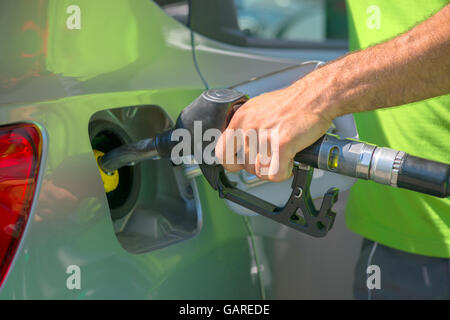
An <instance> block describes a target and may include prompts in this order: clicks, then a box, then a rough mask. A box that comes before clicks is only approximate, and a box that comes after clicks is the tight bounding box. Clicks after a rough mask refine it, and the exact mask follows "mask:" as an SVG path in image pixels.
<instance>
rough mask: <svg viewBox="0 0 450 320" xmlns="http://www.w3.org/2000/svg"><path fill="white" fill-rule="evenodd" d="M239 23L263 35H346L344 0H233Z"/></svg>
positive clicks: (320, 38)
mask: <svg viewBox="0 0 450 320" xmlns="http://www.w3.org/2000/svg"><path fill="white" fill-rule="evenodd" d="M234 3H235V6H236V10H237V19H238V25H239V28H240V30H241V31H243V32H244V33H245V34H247V35H248V36H252V37H257V38H262V39H285V40H294V41H302V40H303V41H305V40H306V41H319V42H323V41H327V40H329V39H344V40H345V39H347V21H346V8H345V0H234Z"/></svg>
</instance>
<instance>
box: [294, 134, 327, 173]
mask: <svg viewBox="0 0 450 320" xmlns="http://www.w3.org/2000/svg"><path fill="white" fill-rule="evenodd" d="M325 136H326V135H323V136H322V137H320V138H319V140H317V141H316V142H314V143H313V144H312V145H310V146H309V147H308V148H305V149H303V150H302V151H300V152H298V153H297V154H296V155H295V157H294V161H296V162H300V163H303V164H307V165H310V166H311V167H313V168H318V167H319V163H318V162H319V151H320V146H321V145H322V142H323V139H324V138H325Z"/></svg>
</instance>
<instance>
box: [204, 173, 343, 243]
mask: <svg viewBox="0 0 450 320" xmlns="http://www.w3.org/2000/svg"><path fill="white" fill-rule="evenodd" d="M200 169H201V170H202V173H203V175H204V176H205V178H206V179H207V180H208V182H209V184H210V185H211V186H212V187H213V188H214V189H215V190H217V191H218V192H219V196H220V197H221V198H225V199H228V200H230V201H232V202H235V203H237V204H239V205H241V206H243V207H245V208H247V209H250V210H252V211H254V212H256V213H259V214H260V215H263V216H265V217H267V218H269V219H272V220H274V221H276V222H278V223H281V224H284V225H286V226H288V227H290V228H294V229H296V230H298V231H301V232H303V233H306V234H309V235H311V236H314V237H324V236H325V235H326V234H327V233H328V231H329V230H330V229H331V227H332V226H333V223H334V218H335V216H336V213H335V212H333V211H332V210H331V209H332V207H333V204H334V203H335V202H336V201H337V199H338V192H339V191H338V189H337V188H330V189H329V190H328V191H327V193H326V194H325V195H324V197H323V201H322V205H321V207H320V209H319V210H317V209H316V208H315V206H314V203H313V201H312V198H311V194H310V192H309V188H310V185H311V180H312V175H313V170H314V169H313V168H312V167H310V166H302V165H300V166H294V169H293V174H294V179H293V181H292V192H291V196H290V197H289V200H288V201H287V203H286V205H285V206H284V207H278V206H275V205H274V204H272V203H269V202H267V201H266V200H263V199H260V198H258V197H255V196H254V195H252V194H250V193H247V192H244V191H242V190H239V189H237V188H236V187H235V186H234V183H233V182H231V181H229V180H228V178H227V176H226V175H225V171H224V168H223V167H222V166H221V165H204V164H201V165H200Z"/></svg>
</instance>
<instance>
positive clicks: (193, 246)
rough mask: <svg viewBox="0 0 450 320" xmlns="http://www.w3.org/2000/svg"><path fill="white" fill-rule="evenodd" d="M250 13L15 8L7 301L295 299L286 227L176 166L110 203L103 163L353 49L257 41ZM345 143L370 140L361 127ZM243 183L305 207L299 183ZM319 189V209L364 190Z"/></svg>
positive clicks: (8, 6) (327, 179)
mask: <svg viewBox="0 0 450 320" xmlns="http://www.w3.org/2000/svg"><path fill="white" fill-rule="evenodd" d="M243 2H244V1H239V6H241V5H242V3H243ZM236 8H237V7H236V5H235V3H234V2H233V1H228V0H227V1H223V0H220V1H219V0H208V1H197V0H193V1H190V2H188V1H161V0H160V1H156V3H155V2H153V1H150V0H113V1H111V0H70V1H68V0H36V1H31V0H9V1H2V2H1V3H0V17H1V18H0V26H1V27H0V41H1V43H2V45H1V46H0V286H1V287H0V298H1V299H263V298H273V297H279V295H277V294H275V292H277V290H280V289H279V288H277V283H279V281H278V280H279V279H280V278H281V277H282V276H281V275H280V274H281V273H283V271H282V270H280V269H279V268H278V267H277V262H276V261H277V257H278V258H279V255H280V252H281V251H280V250H281V249H282V245H280V244H282V243H288V241H292V237H291V238H290V237H287V236H286V234H288V231H287V230H286V227H284V226H281V225H278V224H276V223H275V222H273V221H270V220H268V219H265V218H263V217H260V216H255V215H254V214H253V213H252V212H249V211H247V210H246V209H244V208H242V207H239V206H237V205H235V204H233V203H229V202H227V201H225V200H222V199H220V198H219V197H218V195H217V194H216V192H215V191H214V190H213V189H212V188H211V187H210V186H209V185H208V183H207V182H206V180H205V179H204V178H203V177H202V176H201V175H200V174H199V170H198V167H196V166H184V167H183V166H178V167H175V166H173V165H172V164H171V163H170V161H169V160H165V159H161V160H157V161H148V162H143V163H141V164H138V165H136V166H130V167H124V168H122V169H120V171H119V173H120V181H119V186H118V188H117V189H116V190H114V191H112V192H108V193H106V192H105V189H104V186H103V183H102V179H101V176H100V173H99V170H98V166H97V162H96V157H95V155H94V151H93V150H98V151H100V152H107V151H109V150H111V149H113V148H114V147H117V146H120V145H122V144H124V143H129V142H133V141H137V140H140V139H143V138H146V137H151V136H153V135H155V134H156V133H159V132H162V131H163V130H165V129H167V128H169V127H171V126H172V125H173V121H174V119H176V118H177V116H178V114H179V113H180V111H181V110H182V109H183V108H184V107H185V106H187V105H188V104H189V103H190V102H191V101H192V100H194V99H195V98H196V97H197V96H198V95H199V94H200V93H201V92H202V91H204V90H205V89H206V88H227V87H234V88H236V89H238V90H240V91H242V92H244V93H246V94H248V95H250V96H255V95H258V94H260V93H262V92H266V91H270V90H274V89H278V88H281V87H284V86H286V85H288V84H289V83H291V82H292V81H294V80H296V79H298V78H300V77H301V76H303V75H305V74H307V73H308V72H311V71H312V70H314V69H315V68H316V67H317V66H318V65H319V64H320V62H319V61H318V60H321V61H326V60H331V59H333V58H336V57H338V56H340V55H342V54H344V53H345V51H346V46H345V41H343V40H342V41H341V40H339V39H332V40H330V41H325V42H315V41H314V40H311V39H309V38H308V39H307V40H305V41H300V40H292V39H289V40H284V39H262V38H257V37H255V36H252V35H249V34H248V32H245V30H240V29H239V21H241V22H242V21H244V20H239V19H240V16H239V12H238V11H237V10H236ZM246 14H248V12H246ZM256 16H257V15H256ZM291 18H292V17H291V16H290V19H291ZM247 20H248V17H247ZM323 36H324V37H326V36H325V35H323ZM319 40H320V39H319ZM330 130H334V131H337V132H338V133H340V134H341V135H342V136H345V137H357V132H356V128H355V125H354V123H353V118H352V117H351V116H345V117H342V118H341V119H338V120H337V121H336V122H335V126H334V127H333V128H330ZM96 152H97V151H96ZM230 179H234V180H235V181H236V182H238V183H240V185H241V187H242V188H244V189H246V190H248V191H249V192H252V193H254V194H257V195H259V196H261V197H264V198H266V199H269V200H270V201H273V202H279V203H282V202H283V201H285V200H286V199H287V197H288V196H289V193H290V182H289V181H287V182H283V183H280V184H273V183H261V181H256V180H255V177H253V176H251V175H249V174H246V173H245V172H241V173H238V174H230ZM314 181H315V182H313V190H312V193H313V195H314V197H315V198H320V197H321V195H323V193H324V190H326V189H327V188H328V187H329V185H330V183H333V184H335V185H336V186H337V187H339V188H340V189H341V190H346V189H348V188H350V186H351V185H352V184H353V182H354V181H353V180H352V179H351V178H342V179H337V178H336V177H334V176H332V174H330V173H325V172H319V171H318V172H317V174H315V176H314ZM305 241H310V240H305ZM305 243H306V242H305ZM280 248H281V249H280ZM283 277H285V279H287V278H291V279H292V275H283ZM293 278H295V275H294V277H293Z"/></svg>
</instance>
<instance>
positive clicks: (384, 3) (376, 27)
mask: <svg viewBox="0 0 450 320" xmlns="http://www.w3.org/2000/svg"><path fill="white" fill-rule="evenodd" d="M347 6H348V11H349V16H350V18H349V26H350V30H349V32H350V46H351V49H353V50H354V49H360V50H358V51H354V52H351V53H349V54H347V55H345V56H343V57H341V58H339V59H337V60H334V61H332V62H329V63H327V64H325V65H324V66H322V67H320V68H318V69H316V70H315V71H313V72H312V73H310V74H308V75H307V76H305V77H303V78H301V79H299V80H298V81H296V82H294V83H293V84H292V85H290V86H289V87H287V88H285V89H281V90H277V91H273V92H268V93H264V94H262V95H260V96H257V97H255V98H252V99H250V100H248V101H247V102H246V103H245V104H244V105H243V106H242V107H241V108H239V109H238V110H237V111H236V113H235V114H234V116H233V118H232V119H231V121H230V123H229V125H228V127H227V129H226V130H225V131H224V132H223V134H222V136H221V137H220V138H219V140H218V143H217V145H216V149H215V152H216V156H217V158H219V159H220V160H221V161H223V162H225V163H224V167H225V168H226V169H227V170H229V171H238V170H241V169H245V170H246V171H248V172H250V173H253V174H256V175H257V176H258V177H259V178H260V179H265V180H270V181H282V180H285V179H287V178H288V177H290V175H291V172H292V166H293V157H294V155H295V154H296V153H297V152H299V151H301V150H302V149H304V148H305V147H308V146H309V145H311V144H312V143H314V142H315V141H316V140H317V139H318V138H319V137H321V136H322V135H323V134H324V133H325V132H326V131H327V129H328V128H329V127H330V125H331V122H332V120H333V119H335V118H336V117H339V116H342V115H345V114H349V113H355V115H354V116H355V119H356V124H357V127H358V131H359V134H360V139H361V140H363V141H367V142H370V143H374V144H377V145H379V146H386V147H390V148H393V149H397V150H402V151H405V152H407V153H409V154H412V155H415V156H418V157H423V158H428V159H431V160H435V161H440V162H444V163H449V162H450V95H449V93H450V5H449V4H448V1H447V0H427V1H409V0H396V1H392V0H377V1H366V0H348V1H347ZM235 129H241V130H243V131H244V132H246V131H247V130H250V129H252V130H255V129H256V130H258V129H269V130H277V131H278V136H279V152H278V154H277V156H278V159H279V164H278V170H277V171H270V170H262V169H263V168H265V169H267V167H268V166H270V163H269V164H267V163H266V164H264V163H263V162H262V161H260V155H258V154H256V155H254V156H255V159H249V157H250V156H251V154H252V153H249V152H248V148H246V147H244V149H243V152H244V155H245V163H244V164H237V163H235V162H234V161H231V162H226V161H225V160H226V159H225V157H224V155H225V154H228V153H227V152H229V151H230V148H231V149H232V148H236V146H234V144H228V143H227V142H229V141H230V139H233V135H232V133H231V132H232V130H235ZM231 151H232V152H237V150H231ZM261 172H269V173H268V174H261ZM346 223H347V226H348V227H349V228H350V229H351V230H352V231H354V232H356V233H358V234H360V235H362V236H363V237H364V238H365V240H364V241H363V246H362V249H361V255H360V258H359V261H358V263H357V266H356V267H355V282H354V295H355V297H356V298H358V299H367V298H369V299H397V298H398V299H405V298H406V299H408V298H425V299H440V298H443V299H450V279H449V277H450V259H449V258H450V199H449V198H447V199H441V198H436V197H432V196H427V195H422V194H419V193H415V192H412V191H408V190H403V189H397V188H392V187H389V186H385V185H381V184H376V183H373V182H370V181H358V182H357V183H356V184H355V186H354V187H353V188H352V190H351V192H350V195H349V199H348V203H347V209H346ZM370 265H376V266H378V267H379V270H380V277H381V283H380V284H381V286H380V287H381V288H380V289H378V287H376V288H373V289H372V288H370V289H369V288H368V286H367V277H368V275H367V268H368V266H370Z"/></svg>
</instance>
